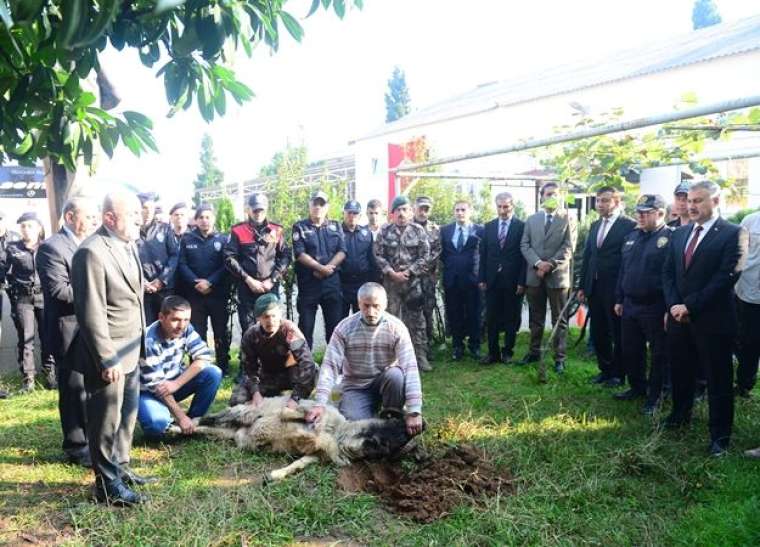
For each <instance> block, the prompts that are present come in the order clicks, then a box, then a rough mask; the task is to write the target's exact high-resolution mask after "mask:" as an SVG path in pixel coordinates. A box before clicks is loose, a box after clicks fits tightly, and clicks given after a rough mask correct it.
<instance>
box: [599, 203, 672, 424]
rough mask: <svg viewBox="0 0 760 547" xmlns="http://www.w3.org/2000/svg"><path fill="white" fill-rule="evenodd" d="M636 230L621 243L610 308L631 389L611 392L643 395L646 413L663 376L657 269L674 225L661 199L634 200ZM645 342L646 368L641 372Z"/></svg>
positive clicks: (652, 406) (663, 308)
mask: <svg viewBox="0 0 760 547" xmlns="http://www.w3.org/2000/svg"><path fill="white" fill-rule="evenodd" d="M636 216H637V224H638V226H637V229H635V230H633V231H632V232H631V233H630V234H628V235H627V236H626V238H625V241H624V243H623V250H622V254H623V259H622V265H621V270H620V275H619V277H618V286H617V291H616V299H615V302H616V304H615V313H616V314H617V315H618V316H619V317H622V322H621V330H622V349H623V351H622V354H623V364H624V367H625V371H626V376H627V377H628V381H629V384H630V389H628V390H627V391H623V392H621V393H617V394H615V395H614V398H615V399H618V400H622V401H627V400H634V399H644V398H645V399H646V402H645V404H644V408H643V410H642V411H643V412H644V414H646V415H649V416H651V415H652V414H654V412H655V411H656V410H657V407H658V405H659V403H660V399H661V397H662V392H663V386H664V380H665V376H666V366H667V354H666V339H665V324H664V322H663V318H664V317H665V313H666V306H665V296H664V294H663V291H662V268H663V264H664V262H665V257H666V254H667V252H668V248H669V245H670V236H671V234H672V232H673V229H672V228H670V227H669V226H667V225H666V224H665V200H664V199H663V198H662V196H660V195H656V194H645V195H643V196H641V198H640V199H639V201H638V204H637V205H636ZM647 344H649V353H650V355H651V360H652V364H651V368H650V372H649V381H647V375H646V353H647Z"/></svg>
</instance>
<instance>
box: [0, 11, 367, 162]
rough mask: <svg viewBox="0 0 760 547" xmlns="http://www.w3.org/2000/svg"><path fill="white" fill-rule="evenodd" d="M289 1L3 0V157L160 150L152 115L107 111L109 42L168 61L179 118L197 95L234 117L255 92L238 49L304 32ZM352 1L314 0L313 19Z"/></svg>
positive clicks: (166, 74)
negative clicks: (237, 64)
mask: <svg viewBox="0 0 760 547" xmlns="http://www.w3.org/2000/svg"><path fill="white" fill-rule="evenodd" d="M286 1H287V0H131V1H125V0H0V163H4V162H5V161H7V160H8V159H15V160H18V161H19V162H20V163H22V164H33V163H35V162H36V161H37V160H38V159H40V158H44V157H51V158H53V160H54V161H56V162H58V163H61V164H63V165H65V166H66V168H67V169H69V170H72V171H73V170H75V169H76V164H77V161H78V160H79V159H80V158H82V159H83V161H84V163H85V164H86V165H90V164H91V162H92V158H93V147H94V144H95V142H97V143H99V144H100V146H101V147H102V148H103V150H104V151H105V152H106V153H107V154H108V155H109V156H111V155H112V154H113V151H114V149H115V147H116V146H117V145H118V144H119V142H121V143H122V144H123V145H125V146H127V147H128V148H129V149H130V150H131V151H132V152H133V153H135V154H137V155H139V154H141V153H143V152H145V151H146V150H148V149H150V150H154V151H156V150H157V146H156V143H155V141H154V139H153V137H152V134H151V129H152V123H151V121H150V120H149V119H148V118H147V117H145V116H143V115H141V114H139V113H137V112H123V113H121V114H120V115H118V114H109V113H108V112H106V110H108V106H109V105H108V104H106V103H107V102H108V101H107V99H108V97H106V98H104V94H105V95H107V94H108V93H110V92H111V91H110V90H109V89H108V88H107V87H106V88H105V89H106V90H107V91H106V92H105V93H104V92H103V91H102V89H101V105H100V107H98V106H97V105H96V104H95V102H96V97H95V94H94V93H93V91H94V89H95V87H96V84H95V75H97V76H98V85H102V84H103V82H104V81H105V75H104V69H108V68H109V67H103V66H101V62H100V61H101V57H100V56H101V54H102V53H103V51H104V50H105V49H106V47H108V45H109V44H110V45H111V46H112V47H114V48H116V49H117V50H125V49H128V50H133V51H136V52H137V53H138V54H139V57H140V60H141V62H142V63H143V65H145V66H146V67H148V68H153V67H157V68H158V70H157V74H156V75H157V76H158V77H162V78H163V81H164V87H165V91H166V101H167V103H168V105H169V115H170V116H171V115H173V114H174V113H176V112H177V111H179V110H187V109H189V108H190V107H191V106H192V105H193V103H195V104H196V105H197V108H198V110H199V111H200V113H201V116H202V117H203V119H205V120H206V121H209V122H210V121H212V120H213V119H214V118H215V117H216V116H222V115H224V113H225V112H226V109H227V102H228V100H233V101H235V102H236V103H238V104H243V103H244V102H246V101H248V100H250V99H251V98H252V97H253V92H252V91H251V89H250V88H249V87H248V86H247V85H245V84H244V83H243V82H241V81H239V80H238V79H237V77H236V75H235V72H234V71H233V70H232V69H231V68H230V67H229V65H230V63H231V60H232V55H234V53H235V52H236V51H237V50H239V49H242V50H243V51H244V53H245V54H246V55H247V56H249V57H250V56H251V54H252V52H253V49H254V47H256V46H257V45H258V44H260V43H264V44H265V45H267V46H268V47H270V48H271V49H272V50H274V51H276V50H277V49H278V48H279V45H280V40H281V38H282V36H283V32H286V33H287V34H289V35H290V36H291V37H292V38H294V39H295V40H297V41H300V40H301V38H302V37H303V28H302V27H301V24H300V23H299V22H298V19H297V18H296V17H295V16H294V15H292V14H291V13H288V12H287V11H285V9H284V5H285V3H286ZM352 3H353V5H354V6H356V7H358V8H361V7H362V5H363V0H353V2H352ZM346 4H347V2H346V0H314V2H313V3H312V5H311V9H310V10H309V12H308V14H307V17H308V16H310V15H312V14H314V13H315V12H316V11H318V10H319V9H320V8H323V9H330V8H332V10H333V11H334V12H335V13H336V14H337V15H338V17H341V18H342V17H343V16H344V15H345V13H346V8H347V6H346ZM110 98H111V99H113V97H110ZM110 106H113V105H110Z"/></svg>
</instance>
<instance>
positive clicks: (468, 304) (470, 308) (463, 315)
mask: <svg viewBox="0 0 760 547" xmlns="http://www.w3.org/2000/svg"><path fill="white" fill-rule="evenodd" d="M443 296H444V302H445V304H446V317H447V318H448V320H449V328H450V329H451V339H452V345H453V346H454V349H455V350H463V349H464V339H465V337H466V338H467V346H468V347H469V349H470V351H473V352H474V351H479V350H480V289H479V288H478V286H477V285H474V284H473V285H465V286H457V285H455V286H453V287H448V288H444V290H443Z"/></svg>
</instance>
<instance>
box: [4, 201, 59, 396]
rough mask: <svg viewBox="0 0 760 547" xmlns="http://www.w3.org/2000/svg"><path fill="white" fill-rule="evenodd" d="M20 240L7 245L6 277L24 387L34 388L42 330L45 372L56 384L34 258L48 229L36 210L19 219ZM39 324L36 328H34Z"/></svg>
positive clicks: (25, 389) (48, 381)
mask: <svg viewBox="0 0 760 547" xmlns="http://www.w3.org/2000/svg"><path fill="white" fill-rule="evenodd" d="M17 222H18V224H19V227H20V229H21V230H20V231H21V239H20V240H19V241H14V242H12V243H9V244H8V246H7V248H6V268H7V270H6V280H7V282H8V297H9V299H10V301H11V317H12V318H13V323H14V325H15V326H16V332H17V334H18V363H19V367H20V369H21V374H22V375H23V384H22V388H21V390H22V391H23V392H29V391H33V390H34V377H35V374H36V368H35V364H34V338H35V336H34V335H35V333H36V332H39V335H40V340H41V341H42V342H43V347H42V352H41V353H42V373H43V374H44V376H45V382H46V387H47V388H48V389H53V388H55V387H57V383H56V379H55V362H54V360H53V358H52V356H51V355H50V352H49V351H47V347H45V346H46V345H47V344H46V342H47V339H46V338H45V333H44V321H43V297H42V287H41V286H40V278H39V275H37V267H36V264H35V258H36V256H37V249H38V248H39V245H40V243H42V240H43V239H45V230H44V229H43V228H42V223H41V222H40V220H39V218H37V215H36V214H35V213H24V214H23V215H21V216H20V217H19V219H18V220H17ZM35 324H36V330H35Z"/></svg>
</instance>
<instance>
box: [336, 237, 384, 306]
mask: <svg viewBox="0 0 760 547" xmlns="http://www.w3.org/2000/svg"><path fill="white" fill-rule="evenodd" d="M343 238H344V240H345V243H346V259H345V260H344V261H343V262H342V263H341V265H340V285H341V292H342V296H343V314H342V316H343V317H347V316H348V314H349V313H351V311H352V310H353V311H354V312H357V311H359V303H358V302H357V299H356V293H357V292H358V291H359V287H361V286H362V285H363V284H365V283H367V282H368V281H374V280H375V279H376V278H377V266H376V265H375V254H374V253H373V252H372V232H370V231H369V228H367V227H366V226H357V227H356V228H355V229H354V231H351V230H349V229H348V227H346V225H345V224H343Z"/></svg>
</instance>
